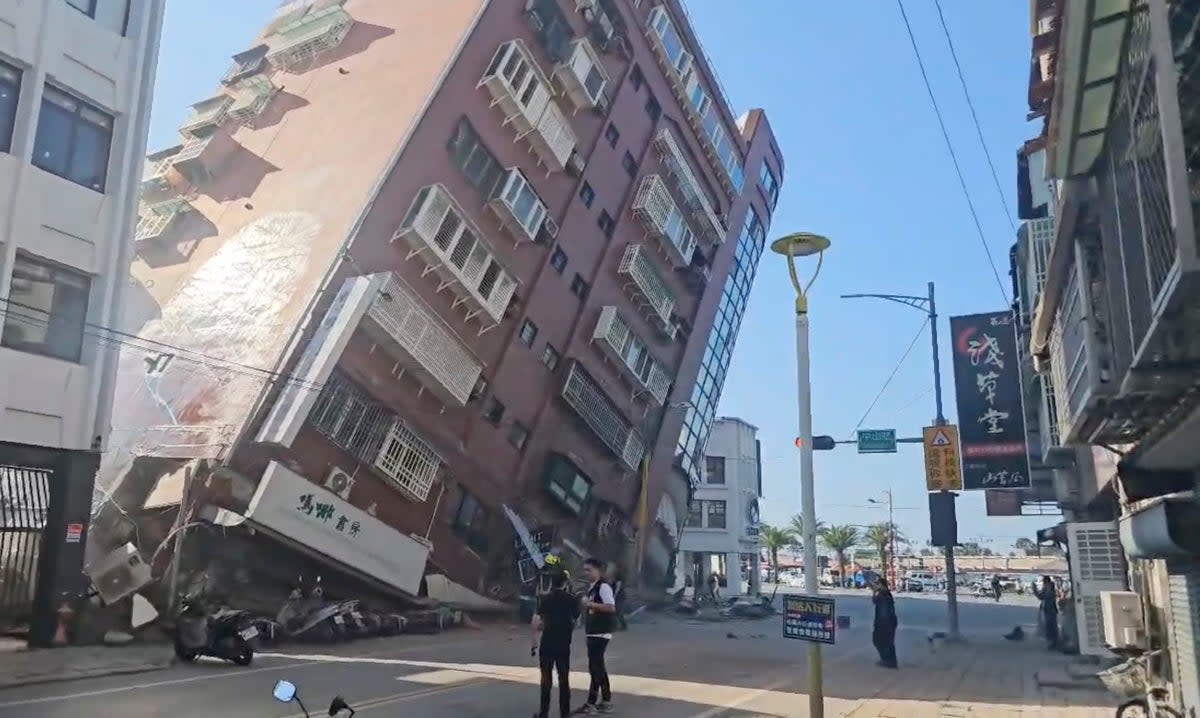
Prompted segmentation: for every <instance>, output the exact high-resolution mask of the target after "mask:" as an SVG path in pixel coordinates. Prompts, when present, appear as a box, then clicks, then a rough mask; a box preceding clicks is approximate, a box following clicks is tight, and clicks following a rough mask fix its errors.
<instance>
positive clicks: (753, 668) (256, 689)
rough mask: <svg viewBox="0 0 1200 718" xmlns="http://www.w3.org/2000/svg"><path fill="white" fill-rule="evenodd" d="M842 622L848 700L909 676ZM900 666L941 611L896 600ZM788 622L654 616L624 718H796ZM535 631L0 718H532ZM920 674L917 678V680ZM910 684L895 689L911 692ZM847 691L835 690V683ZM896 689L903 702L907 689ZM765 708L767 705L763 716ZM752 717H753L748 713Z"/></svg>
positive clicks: (48, 696) (858, 617) (972, 612)
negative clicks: (345, 706)
mask: <svg viewBox="0 0 1200 718" xmlns="http://www.w3.org/2000/svg"><path fill="white" fill-rule="evenodd" d="M837 600H838V613H839V614H843V615H848V616H850V618H851V624H852V627H851V629H850V630H848V631H844V632H842V633H841V634H840V635H839V639H838V645H836V646H833V647H828V648H827V649H826V669H825V670H826V675H827V676H830V677H831V678H830V680H832V681H834V682H835V683H837V682H838V681H840V682H841V684H845V685H844V687H842V688H836V687H834V688H832V689H830V690H832V691H833V692H832V693H830V695H834V694H835V693H837V692H839V691H840V692H841V693H843V694H846V696H847V697H850V696H851V694H853V693H855V692H856V691H859V690H862V688H863V686H867V685H869V686H873V687H878V686H881V685H885V682H886V681H889V680H893V681H894V680H898V679H897V676H898V674H902V673H903V672H904V671H903V668H902V670H901V671H899V672H896V671H890V672H889V671H886V670H885V669H881V668H876V667H875V666H874V662H875V656H874V654H873V651H872V648H871V645H870V633H869V619H870V610H871V608H870V602H869V598H868V597H867V596H866V595H842V596H838V597H837ZM898 604H899V605H898V608H899V613H900V618H901V621H902V623H903V629H904V630H902V632H901V633H902V639H901V661H902V663H903V662H905V660H906V655H905V653H906V652H907V653H908V654H909V656H914V657H915V656H916V654H917V653H918V652H920V653H921V655H923V656H924V655H925V654H926V653H927V652H928V651H931V650H936V649H934V648H927V647H926V644H927V640H926V637H927V635H928V634H929V633H930V632H932V631H939V630H942V629H943V628H944V617H945V604H944V603H943V602H939V601H933V600H923V599H909V598H901V599H899V601H898ZM1034 619H1035V615H1034V612H1033V609H1031V608H1030V607H1027V606H1013V605H1003V604H987V603H965V604H963V606H962V625H963V629H964V631H965V632H967V633H968V634H969V635H977V636H980V637H987V638H988V639H989V640H994V639H995V637H996V636H998V635H1000V634H1002V633H1004V632H1007V631H1008V630H1009V629H1011V628H1012V626H1014V625H1016V624H1018V623H1023V624H1030V623H1032V622H1033V621H1034ZM780 634H781V626H780V619H779V617H777V616H776V617H772V618H770V619H766V620H763V621H736V622H720V623H711V622H697V621H688V620H684V619H680V618H676V617H668V616H661V617H649V618H647V619H646V620H645V621H644V622H640V623H636V624H634V625H633V626H632V628H631V630H630V631H627V632H623V633H619V634H617V637H616V639H615V640H614V642H613V645H612V647H611V649H610V651H609V667H610V672H611V673H612V674H613V681H612V682H613V689H614V692H615V694H616V703H617V706H618V709H619V711H620V712H621V713H622V714H624V715H627V716H655V717H656V718H715V717H717V716H759V715H784V716H786V715H799V714H801V713H799V712H792V711H791V709H790V708H774V709H772V708H770V707H766V708H764V707H763V706H765V705H767V704H768V703H771V702H772V701H774V702H775V704H779V705H787V706H790V705H792V704H793V703H794V704H796V705H797V706H799V705H801V704H803V703H804V700H803V694H804V692H805V691H806V690H807V688H806V686H805V685H804V683H803V681H804V676H805V675H806V671H805V670H804V667H803V661H804V646H803V644H801V643H799V642H796V641H789V640H785V639H783V638H782V637H781V635H780ZM577 643H578V644H579V645H577V647H576V648H577V650H576V654H577V655H576V657H575V661H574V670H575V671H576V672H577V674H576V675H575V676H574V679H573V687H574V688H575V689H576V696H577V700H576V702H581V701H582V697H583V691H582V690H581V689H584V688H586V677H585V673H586V660H585V657H584V656H583V655H581V654H582V653H583V651H582V641H581V640H579V641H577ZM532 665H533V664H532V660H531V659H530V657H529V639H528V633H527V630H526V629H522V628H520V627H515V626H505V627H489V628H486V629H484V630H483V631H470V630H460V631H455V632H451V633H446V634H442V635H440V636H402V637H397V638H390V639H376V640H367V641H358V642H355V643H349V644H342V645H339V646H318V647H313V646H289V647H287V648H284V649H281V650H280V651H279V652H278V653H273V654H265V655H261V656H259V657H258V658H257V659H256V660H255V663H254V665H253V666H251V667H249V668H236V667H233V666H230V665H226V664H222V663H217V662H214V663H202V664H199V665H191V666H188V665H184V666H175V667H173V668H171V669H169V670H166V671H160V672H157V673H148V674H142V675H137V676H117V677H111V678H101V679H91V680H84V681H77V682H73V683H55V684H47V685H42V686H28V687H22V688H15V689H11V690H6V691H0V718H16V717H18V716H20V717H22V718H25V717H27V716H40V717H42V718H67V717H68V716H70V717H71V718H78V717H79V716H84V715H104V716H114V717H120V716H139V717H140V716H171V718H199V717H201V716H204V717H206V718H207V717H209V716H221V717H222V718H243V717H245V718H251V717H253V718H262V717H263V716H275V717H277V718H283V717H284V716H286V717H288V718H302V716H303V713H301V712H300V710H299V708H298V706H296V705H294V704H293V705H285V704H280V703H278V702H275V701H274V700H273V699H272V697H271V689H272V687H273V686H274V684H275V682H276V681H277V680H279V679H287V680H290V681H292V682H294V683H295V684H296V685H297V686H298V687H299V690H300V696H301V698H302V699H303V700H304V701H305V703H306V704H307V707H308V709H309V710H310V711H311V712H312V714H313V715H314V716H316V715H322V716H323V715H325V714H326V708H327V706H328V705H329V701H330V699H331V698H332V697H333V696H334V695H338V694H341V695H343V696H344V697H345V698H346V700H348V701H349V702H350V703H351V705H353V706H355V707H356V708H357V709H358V711H359V713H360V714H361V715H362V716H363V718H370V716H371V715H379V716H395V715H403V716H406V717H408V716H411V717H413V718H419V717H423V716H429V717H430V718H433V717H434V716H438V717H441V716H453V717H454V718H473V717H474V716H488V717H489V718H494V717H496V716H503V717H505V718H507V717H509V716H528V715H531V714H532V713H533V712H534V709H535V707H536V705H535V702H536V695H537V688H536V675H535V671H534V670H533V669H532V667H531V666H532ZM917 670H919V669H917V668H911V669H910V676H911V674H912V673H913V672H915V671H917ZM902 684H903V680H900V683H898V684H897V686H902ZM839 685H840V684H839ZM897 690H900V688H899V687H898V688H897ZM759 704H762V705H759ZM752 706H753V707H754V709H755V712H744V710H742V708H745V709H749V708H751V707H752ZM797 711H799V708H797Z"/></svg>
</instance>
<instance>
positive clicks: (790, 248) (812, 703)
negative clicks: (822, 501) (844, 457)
mask: <svg viewBox="0 0 1200 718" xmlns="http://www.w3.org/2000/svg"><path fill="white" fill-rule="evenodd" d="M826 249H829V240H828V239H826V238H825V237H822V236H821V235H818V234H809V233H807V232H797V233H794V234H789V235H787V236H784V237H780V238H779V239H777V240H775V241H774V242H772V243H771V251H772V252H775V253H776V254H782V255H783V256H784V257H785V258H786V259H787V266H788V277H789V278H791V280H792V288H793V289H794V290H795V292H796V302H795V312H796V379H797V391H796V395H797V405H798V408H799V414H800V435H799V444H800V499H801V508H800V515H801V520H802V522H803V524H804V592H805V593H806V594H808V595H810V596H815V595H817V594H818V593H820V591H821V584H820V582H819V581H818V580H817V501H816V497H815V496H814V495H813V445H812V443H813V435H812V382H811V377H810V376H809V356H808V292H809V290H810V289H812V286H813V283H814V282H816V281H817V275H818V274H820V272H821V264H822V262H823V261H824V258H825V250H826ZM814 254H815V255H817V268H816V269H815V270H814V271H813V276H812V279H810V280H809V281H808V284H807V285H803V284H801V283H800V279H799V277H798V276H797V275H796V258H797V257H811V256H812V255H814ZM808 711H809V716H811V718H822V717H823V716H824V715H825V687H824V684H823V679H822V676H821V644H819V643H816V642H811V643H809V644H808Z"/></svg>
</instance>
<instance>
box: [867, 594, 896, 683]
mask: <svg viewBox="0 0 1200 718" xmlns="http://www.w3.org/2000/svg"><path fill="white" fill-rule="evenodd" d="M874 589H875V595H874V597H873V598H872V601H873V602H874V604H875V625H874V627H873V630H872V631H871V641H872V642H873V643H874V644H875V650H876V651H878V652H879V665H881V666H883V667H884V668H897V667H899V666H898V664H897V662H896V626H898V625H899V623H900V620H899V618H897V616H896V599H895V598H894V597H893V596H892V592H891V591H890V590H888V584H887V579H885V578H883V577H882V576H877V577H876V578H875V586H874Z"/></svg>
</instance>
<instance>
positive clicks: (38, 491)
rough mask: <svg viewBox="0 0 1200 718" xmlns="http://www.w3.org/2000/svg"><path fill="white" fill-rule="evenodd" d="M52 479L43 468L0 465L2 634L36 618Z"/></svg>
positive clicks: (0, 620) (0, 622)
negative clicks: (39, 563)
mask: <svg viewBox="0 0 1200 718" xmlns="http://www.w3.org/2000/svg"><path fill="white" fill-rule="evenodd" d="M50 477H51V474H50V472H49V471H46V470H43V469H31V468H27V467H20V466H3V465H0V632H6V633H7V632H13V631H19V630H22V629H24V628H26V627H27V626H28V624H29V622H30V619H31V618H32V615H33V605H34V594H35V592H36V590H37V570H38V559H39V557H40V555H41V548H42V537H43V535H44V533H45V527H46V517H47V512H48V509H49V506H50Z"/></svg>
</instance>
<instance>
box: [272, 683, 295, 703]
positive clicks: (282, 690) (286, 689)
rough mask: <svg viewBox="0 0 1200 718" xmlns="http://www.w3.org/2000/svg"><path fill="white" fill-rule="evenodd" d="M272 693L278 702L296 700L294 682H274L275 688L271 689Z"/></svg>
mask: <svg viewBox="0 0 1200 718" xmlns="http://www.w3.org/2000/svg"><path fill="white" fill-rule="evenodd" d="M272 695H274V696H275V700H277V701H279V702H280V703H291V702H292V701H294V700H296V684H294V683H292V682H291V681H279V682H278V683H276V684H275V690H274V691H272Z"/></svg>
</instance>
